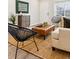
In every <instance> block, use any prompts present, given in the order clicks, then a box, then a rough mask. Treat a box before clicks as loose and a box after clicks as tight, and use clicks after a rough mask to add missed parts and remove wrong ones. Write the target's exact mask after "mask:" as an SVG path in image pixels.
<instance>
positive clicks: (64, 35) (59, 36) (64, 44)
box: [52, 28, 70, 51]
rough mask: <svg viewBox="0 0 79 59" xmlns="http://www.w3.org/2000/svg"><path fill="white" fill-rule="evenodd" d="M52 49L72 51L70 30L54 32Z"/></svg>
mask: <svg viewBox="0 0 79 59" xmlns="http://www.w3.org/2000/svg"><path fill="white" fill-rule="evenodd" d="M52 37H53V38H52V47H54V48H58V49H61V50H65V51H70V29H68V28H57V29H56V30H55V31H53V32H52Z"/></svg>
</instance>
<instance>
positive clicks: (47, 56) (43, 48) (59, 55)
mask: <svg viewBox="0 0 79 59" xmlns="http://www.w3.org/2000/svg"><path fill="white" fill-rule="evenodd" d="M35 41H36V43H37V45H38V48H39V51H37V49H36V46H35V44H34V42H33V38H32V37H31V38H30V39H29V40H27V41H25V42H24V46H23V47H22V46H21V44H20V45H19V48H22V49H24V50H27V51H29V52H31V53H33V54H35V55H37V56H39V57H41V58H43V59H70V57H69V53H67V52H63V51H59V50H55V51H52V49H51V44H52V43H51V35H49V36H47V38H46V40H44V39H43V37H41V36H38V35H37V36H36V37H35ZM8 42H9V43H11V44H13V45H15V46H16V40H15V39H14V38H13V37H12V36H11V35H10V34H9V38H8Z"/></svg>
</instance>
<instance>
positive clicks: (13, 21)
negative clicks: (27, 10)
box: [9, 15, 16, 24]
mask: <svg viewBox="0 0 79 59" xmlns="http://www.w3.org/2000/svg"><path fill="white" fill-rule="evenodd" d="M15 20H16V17H15V16H14V15H11V17H10V18H9V21H11V22H12V24H15Z"/></svg>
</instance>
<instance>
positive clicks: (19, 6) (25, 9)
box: [16, 1, 29, 13]
mask: <svg viewBox="0 0 79 59" xmlns="http://www.w3.org/2000/svg"><path fill="white" fill-rule="evenodd" d="M20 12H21V13H29V3H28V2H24V1H16V13H20Z"/></svg>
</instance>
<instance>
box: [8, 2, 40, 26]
mask: <svg viewBox="0 0 79 59" xmlns="http://www.w3.org/2000/svg"><path fill="white" fill-rule="evenodd" d="M15 1H16V0H8V2H9V3H8V15H9V17H10V15H11V14H16V2H15ZM20 1H25V2H29V13H28V14H23V15H30V16H31V17H30V23H31V24H30V25H35V24H38V23H40V15H39V0H20ZM16 15H18V14H16ZM17 22H18V21H17V18H16V23H17Z"/></svg>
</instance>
